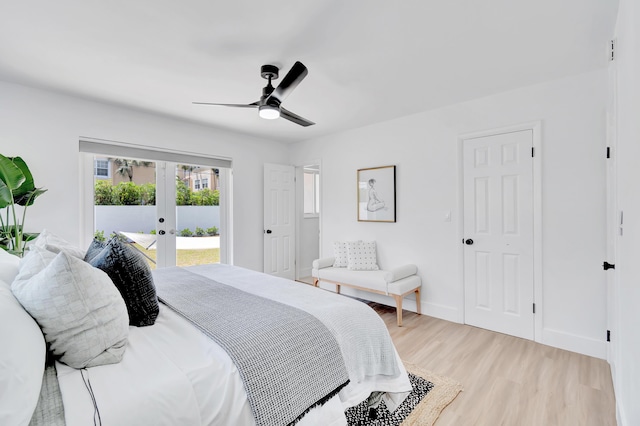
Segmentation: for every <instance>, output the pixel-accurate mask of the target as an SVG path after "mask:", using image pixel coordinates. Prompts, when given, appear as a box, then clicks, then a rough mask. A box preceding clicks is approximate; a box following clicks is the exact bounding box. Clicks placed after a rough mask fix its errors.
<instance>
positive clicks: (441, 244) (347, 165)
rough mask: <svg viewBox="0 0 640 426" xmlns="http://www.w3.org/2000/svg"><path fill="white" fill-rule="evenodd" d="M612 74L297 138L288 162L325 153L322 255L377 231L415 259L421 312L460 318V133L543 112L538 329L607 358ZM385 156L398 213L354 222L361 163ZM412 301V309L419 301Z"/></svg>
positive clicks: (390, 248) (392, 250)
mask: <svg viewBox="0 0 640 426" xmlns="http://www.w3.org/2000/svg"><path fill="white" fill-rule="evenodd" d="M606 76H607V74H606V71H605V70H601V71H595V72H590V73H586V74H582V75H578V76H575V77H570V78H565V79H562V80H558V81H553V82H549V83H545V84H541V85H536V86H532V87H526V88H522V89H518V90H514V91H510V92H506V93H502V94H497V95H494V96H490V97H486V98H482V99H477V100H474V101H471V102H465V103H461V104H457V105H453V106H450V107H447V108H442V109H438V110H434V111H427V112H423V113H420V114H415V115H411V116H408V117H404V118H400V119H396V120H392V121H388V122H383V123H378V124H375V125H372V126H368V127H364V128H360V129H356V130H351V131H346V132H342V133H338V134H334V135H330V136H327V137H324V138H319V139H315V140H310V141H306V142H303V143H299V144H295V145H293V146H292V150H291V153H292V162H293V163H296V164H300V162H301V161H303V160H304V159H307V158H318V159H321V161H322V171H323V172H322V175H321V192H322V200H323V201H322V206H321V212H322V214H321V219H320V220H321V229H322V233H323V235H322V247H321V253H320V256H331V255H332V244H333V242H334V241H337V240H348V239H362V240H376V241H377V243H378V260H379V263H380V265H381V266H382V267H383V268H389V267H393V266H398V265H401V264H404V263H415V264H416V265H417V266H418V270H419V274H420V275H421V277H422V280H423V293H422V294H423V296H422V306H423V310H424V312H425V313H426V314H428V315H433V316H436V317H440V318H444V319H448V320H452V321H458V322H461V321H462V320H463V312H462V301H463V291H462V273H461V270H462V266H461V254H460V253H461V251H460V244H461V238H462V237H463V236H462V235H461V234H460V230H459V225H458V224H459V218H460V206H459V191H460V182H459V169H458V167H459V164H458V161H459V153H458V136H459V135H460V134H464V133H470V132H475V131H481V130H487V129H492V128H500V127H506V126H510V125H514V124H520V123H526V122H533V121H538V120H540V121H541V122H542V150H541V151H542V152H540V153H538V155H541V156H542V160H541V161H542V212H543V213H542V221H543V229H542V250H543V259H542V267H543V277H542V281H543V294H542V300H543V303H542V306H538V307H537V315H543V333H542V336H537V340H539V341H541V342H543V343H548V344H551V345H553V346H558V347H562V348H565V349H569V350H574V351H577V352H581V353H585V354H588V355H593V356H597V357H600V358H605V357H606V343H605V336H606V327H607V324H606V288H605V276H604V271H603V270H602V261H603V260H604V255H605V228H604V220H605V156H604V152H605V105H606V83H607V80H606ZM386 165H396V166H397V169H396V173H397V177H396V192H397V193H396V196H397V202H396V206H397V223H367V222H358V221H357V218H356V188H355V182H356V170H357V169H360V168H367V167H375V166H386ZM449 211H451V212H452V220H451V221H450V222H446V221H445V219H444V218H445V214H446V213H447V212H449ZM349 291H350V290H349V289H345V292H349ZM352 293H357V292H356V291H352ZM366 297H367V298H372V297H373V296H372V295H367V296H366ZM375 299H376V300H377V301H380V302H382V303H387V304H392V300H390V299H389V298H384V297H375ZM406 306H407V309H414V308H415V304H414V303H413V302H412V301H407V302H406Z"/></svg>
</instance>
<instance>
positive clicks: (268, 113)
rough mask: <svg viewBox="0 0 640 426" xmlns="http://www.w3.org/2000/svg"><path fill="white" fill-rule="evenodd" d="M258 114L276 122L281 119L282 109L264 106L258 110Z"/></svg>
mask: <svg viewBox="0 0 640 426" xmlns="http://www.w3.org/2000/svg"><path fill="white" fill-rule="evenodd" d="M258 114H259V115H260V117H262V118H265V119H267V120H275V119H276V118H278V117H280V108H278V107H276V106H272V105H262V106H260V107H259V108H258Z"/></svg>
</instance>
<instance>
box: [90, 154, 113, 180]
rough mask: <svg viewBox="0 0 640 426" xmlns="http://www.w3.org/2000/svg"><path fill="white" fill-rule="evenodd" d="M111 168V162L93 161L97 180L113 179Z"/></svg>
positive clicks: (98, 159) (104, 160)
mask: <svg viewBox="0 0 640 426" xmlns="http://www.w3.org/2000/svg"><path fill="white" fill-rule="evenodd" d="M110 171H111V170H110V168H109V160H106V159H103V158H96V159H95V160H94V161H93V175H94V176H95V177H96V178H97V179H107V178H109V177H111V173H110Z"/></svg>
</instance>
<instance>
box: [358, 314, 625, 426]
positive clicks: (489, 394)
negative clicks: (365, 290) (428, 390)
mask: <svg viewBox="0 0 640 426" xmlns="http://www.w3.org/2000/svg"><path fill="white" fill-rule="evenodd" d="M369 305H370V306H371V307H372V308H373V309H375V310H376V312H378V314H379V315H380V316H381V317H382V319H383V320H384V321H385V323H386V325H387V328H388V329H389V333H390V334H391V338H392V339H393V341H394V344H395V345H396V348H397V349H398V352H399V353H400V357H401V358H402V359H403V360H405V361H407V362H410V363H413V364H416V365H418V366H419V367H421V368H424V369H426V370H430V371H432V372H434V373H436V374H441V375H445V376H449V377H451V378H453V379H456V380H458V381H459V382H460V383H462V385H463V386H464V391H463V392H462V393H461V394H460V395H458V397H457V398H456V399H455V400H454V401H453V402H452V403H451V404H450V405H449V406H448V407H447V408H446V409H445V410H444V411H443V412H442V414H441V416H440V418H439V420H438V422H437V423H436V426H466V425H469V426H472V425H473V426H484V425H487V426H497V425H506V426H510V425H514V426H529V425H531V426H539V425H545V426H556V425H557V426H563V425H567V426H575V425H594V426H596V425H597V426H613V425H615V424H616V417H615V397H614V392H613V383H612V381H611V371H610V368H609V364H608V363H607V362H606V361H604V360H601V359H597V358H592V357H588V356H586V355H581V354H577V353H574V352H569V351H564V350H561V349H557V348H553V347H550V346H546V345H542V344H539V343H536V342H532V341H529V340H525V339H520V338H517V337H513V336H508V335H505V334H500V333H495V332H492V331H488V330H483V329H480V328H476V327H471V326H468V325H463V324H456V323H452V322H449V321H444V320H440V319H437V318H433V317H429V316H426V315H417V314H415V313H413V312H409V311H406V310H405V311H404V314H403V324H404V326H403V327H398V326H397V325H396V312H395V308H392V307H389V306H384V305H380V304H377V303H372V302H370V303H369Z"/></svg>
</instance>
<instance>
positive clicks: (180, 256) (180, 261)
mask: <svg viewBox="0 0 640 426" xmlns="http://www.w3.org/2000/svg"><path fill="white" fill-rule="evenodd" d="M134 246H135V247H136V248H137V249H138V250H140V251H141V252H142V253H144V254H145V255H146V256H148V257H150V258H151V259H153V261H154V262H155V260H156V251H155V250H145V249H144V247H142V246H141V245H139V244H134ZM176 252H177V265H178V266H193V265H204V264H206V263H220V249H219V248H214V249H196V250H176ZM149 265H150V266H151V269H155V268H156V265H155V263H153V262H149Z"/></svg>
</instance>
